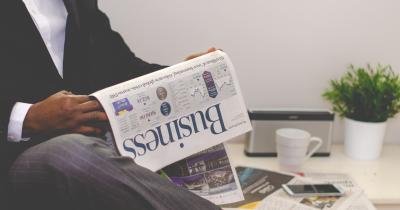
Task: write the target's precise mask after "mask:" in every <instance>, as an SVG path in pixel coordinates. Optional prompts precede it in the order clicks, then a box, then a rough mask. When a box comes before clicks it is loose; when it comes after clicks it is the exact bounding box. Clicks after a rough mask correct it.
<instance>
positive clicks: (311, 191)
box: [282, 184, 344, 197]
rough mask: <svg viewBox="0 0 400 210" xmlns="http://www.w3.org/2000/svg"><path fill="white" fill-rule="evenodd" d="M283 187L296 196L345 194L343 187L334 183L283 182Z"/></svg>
mask: <svg viewBox="0 0 400 210" xmlns="http://www.w3.org/2000/svg"><path fill="white" fill-rule="evenodd" d="M282 188H283V189H284V190H285V191H286V192H287V193H288V194H289V195H291V196H294V197H310V196H343V195H344V191H343V189H341V188H340V187H338V186H336V185H334V184H304V185H298V184H283V185H282Z"/></svg>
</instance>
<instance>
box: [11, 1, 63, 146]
mask: <svg viewBox="0 0 400 210" xmlns="http://www.w3.org/2000/svg"><path fill="white" fill-rule="evenodd" d="M23 2H24V3H25V6H26V8H27V9H28V11H29V13H30V15H31V17H32V19H33V21H34V23H35V25H36V27H37V29H38V30H39V32H40V35H41V36H42V39H43V42H44V44H45V45H46V47H47V50H48V51H49V53H50V56H51V58H52V60H53V62H54V65H55V66H56V68H57V71H58V73H59V74H60V76H61V77H62V76H63V64H64V43H65V28H66V23H67V16H68V12H67V10H66V8H65V5H64V2H63V0H23ZM30 106H31V104H27V103H22V102H17V103H16V104H15V105H14V107H13V109H12V111H11V116H10V122H9V124H8V141H13V142H19V141H21V140H29V139H23V138H22V127H23V123H24V120H25V116H26V114H27V113H28V110H29V108H30Z"/></svg>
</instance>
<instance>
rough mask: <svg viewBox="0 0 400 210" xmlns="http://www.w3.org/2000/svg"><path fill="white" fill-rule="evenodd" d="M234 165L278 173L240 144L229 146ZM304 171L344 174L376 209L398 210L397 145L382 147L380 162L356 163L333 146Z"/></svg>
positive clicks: (272, 163)
mask: <svg viewBox="0 0 400 210" xmlns="http://www.w3.org/2000/svg"><path fill="white" fill-rule="evenodd" d="M227 145H228V146H227V150H228V151H229V153H230V154H231V155H232V163H233V165H234V166H248V167H255V168H261V169H269V170H276V171H278V170H279V166H278V161H277V159H276V158H271V157H247V156H246V155H245V154H244V145H243V144H242V143H228V144H227ZM303 172H322V173H347V174H350V175H351V176H352V177H353V178H354V180H355V181H356V182H357V183H358V184H359V185H360V187H362V188H363V189H364V190H365V193H366V194H367V196H368V198H369V199H370V200H371V201H372V202H373V203H374V205H375V206H376V207H378V209H380V210H381V209H382V210H383V209H393V210H394V209H396V210H400V145H385V146H384V149H383V153H382V156H381V158H380V159H378V160H375V161H357V160H353V159H350V158H348V157H347V156H346V155H345V154H344V149H343V145H334V146H333V148H332V153H331V156H330V157H318V158H316V157H313V158H311V159H310V160H308V161H307V162H306V163H305V164H304V166H303Z"/></svg>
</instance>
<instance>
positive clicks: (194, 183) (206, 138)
mask: <svg viewBox="0 0 400 210" xmlns="http://www.w3.org/2000/svg"><path fill="white" fill-rule="evenodd" d="M92 96H94V97H95V98H97V99H98V100H99V102H100V103H101V104H102V106H103V108H104V110H105V112H106V114H107V116H108V119H109V121H110V125H111V129H112V134H113V137H114V141H115V146H116V149H117V151H118V152H119V154H120V155H122V156H127V157H131V158H132V159H133V160H134V161H135V162H136V163H137V164H138V165H141V166H143V167H145V168H148V169H150V170H152V171H158V170H160V169H162V168H165V167H167V166H168V165H171V164H174V163H176V164H174V165H171V166H170V167H167V168H166V169H164V170H162V171H161V172H164V173H162V174H163V176H165V177H169V178H170V180H171V181H173V182H174V183H177V184H180V185H181V186H185V187H186V188H188V189H190V190H192V191H196V192H197V194H199V195H200V196H203V197H205V198H207V199H209V200H211V201H213V202H214V203H216V204H225V203H232V202H237V201H240V200H243V193H242V191H241V188H240V185H239V181H238V180H237V175H236V171H235V170H232V167H231V165H230V162H229V157H228V155H227V154H226V151H225V148H224V147H223V145H221V144H222V143H223V142H225V141H227V140H229V139H231V138H234V137H236V136H239V135H242V134H244V133H246V132H248V131H250V130H251V123H250V120H249V117H248V114H247V109H246V106H245V103H244V100H243V97H242V93H241V90H240V87H239V84H238V80H237V77H236V74H235V70H234V67H233V65H232V63H231V61H230V59H229V57H228V55H227V54H226V53H224V52H222V51H216V52H213V53H209V54H206V55H204V56H201V57H198V58H195V59H192V60H190V61H186V62H183V63H180V64H177V65H174V66H171V67H168V68H165V69H162V70H159V71H156V72H153V73H150V74H147V75H144V76H142V77H139V78H135V79H132V80H129V81H127V82H123V83H120V84H118V85H115V86H112V87H108V88H106V89H103V90H100V91H98V92H95V93H93V94H92ZM217 145H219V146H217ZM214 146H215V147H214ZM210 148H211V149H210ZM192 155H194V156H192ZM188 157H189V158H188ZM184 158H187V159H185V160H184V161H181V160H183V159H184ZM214 158H216V159H214ZM179 161H181V162H179ZM215 161H216V162H217V163H218V164H216V165H212V164H214V163H215ZM179 164H180V165H179ZM206 164H209V165H206ZM210 164H211V165H210ZM174 168H180V169H184V170H186V171H173V170H171V169H174ZM165 172H168V174H167V173H165ZM217 198H218V199H217Z"/></svg>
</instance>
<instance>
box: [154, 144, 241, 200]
mask: <svg viewBox="0 0 400 210" xmlns="http://www.w3.org/2000/svg"><path fill="white" fill-rule="evenodd" d="M159 173H160V174H161V175H162V176H163V177H165V178H167V179H169V180H170V181H171V182H173V183H175V184H176V185H178V186H180V187H184V188H186V189H188V190H189V191H191V192H193V193H195V194H197V195H199V196H201V197H203V198H205V199H208V200H209V201H211V202H213V203H215V204H217V205H222V204H226V203H232V202H237V201H241V200H243V193H242V190H241V188H240V184H239V180H238V177H237V175H236V172H235V170H234V169H233V167H232V166H231V164H230V161H229V156H228V154H227V151H226V150H225V147H224V144H219V145H217V146H214V147H211V148H209V149H206V150H204V151H201V152H199V153H196V154H194V155H191V156H189V157H187V158H185V159H183V160H181V161H178V162H176V163H173V164H171V165H169V166H167V167H165V168H163V169H162V170H160V171H159Z"/></svg>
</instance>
